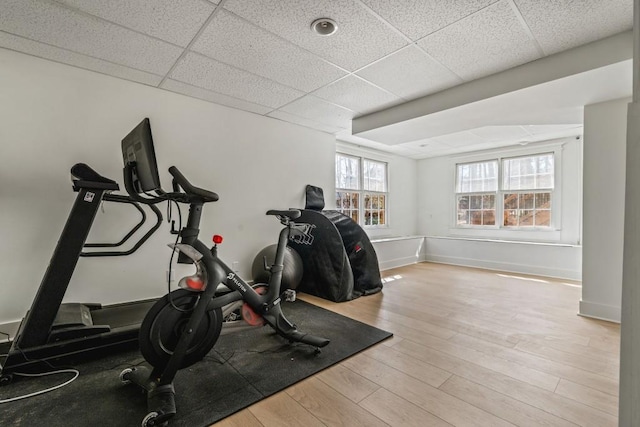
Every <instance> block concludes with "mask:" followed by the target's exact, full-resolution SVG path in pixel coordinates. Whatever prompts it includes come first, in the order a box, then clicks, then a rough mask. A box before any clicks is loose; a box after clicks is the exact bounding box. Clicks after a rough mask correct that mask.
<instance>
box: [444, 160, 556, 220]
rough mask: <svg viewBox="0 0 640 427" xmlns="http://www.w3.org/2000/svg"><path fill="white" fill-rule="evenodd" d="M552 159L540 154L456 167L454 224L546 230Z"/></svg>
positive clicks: (549, 217) (550, 209) (550, 213)
mask: <svg viewBox="0 0 640 427" xmlns="http://www.w3.org/2000/svg"><path fill="white" fill-rule="evenodd" d="M554 160H555V157H554V153H543V154H535V155H529V156H521V157H510V158H498V159H491V160H485V161H481V162H475V163H460V164H457V165H456V225H457V226H460V227H493V228H498V227H499V228H511V229H513V228H523V229H536V228H541V229H542V228H547V229H548V228H549V227H551V226H552V223H553V206H552V201H553V195H554V194H553V192H554V185H555V179H554V178H555V161H554ZM498 218H502V219H501V220H498Z"/></svg>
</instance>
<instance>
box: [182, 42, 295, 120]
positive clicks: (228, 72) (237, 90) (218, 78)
mask: <svg viewBox="0 0 640 427" xmlns="http://www.w3.org/2000/svg"><path fill="white" fill-rule="evenodd" d="M171 78H172V79H173V80H178V81H181V82H185V83H188V84H190V85H192V86H197V87H202V88H205V89H209V90H211V91H213V92H217V93H221V94H223V95H227V96H231V97H234V98H239V99H242V100H245V101H249V102H251V103H254V104H260V105H264V106H267V107H273V108H278V107H280V106H282V105H284V104H287V103H289V102H291V101H293V100H294V99H296V98H299V97H300V96H302V95H303V94H304V93H303V92H300V91H297V90H295V89H292V88H290V87H287V86H283V85H281V84H279V83H276V82H274V81H273V80H269V79H266V78H264V77H261V76H257V75H255V74H251V73H248V72H246V71H243V70H239V69H237V68H233V67H231V66H229V65H226V64H223V63H221V62H218V61H215V60H213V59H211V58H207V57H205V56H202V55H199V54H197V53H193V52H190V53H188V54H186V55H185V57H184V58H182V60H180V62H179V63H178V65H177V66H176V68H175V69H174V70H173V72H172V73H171Z"/></svg>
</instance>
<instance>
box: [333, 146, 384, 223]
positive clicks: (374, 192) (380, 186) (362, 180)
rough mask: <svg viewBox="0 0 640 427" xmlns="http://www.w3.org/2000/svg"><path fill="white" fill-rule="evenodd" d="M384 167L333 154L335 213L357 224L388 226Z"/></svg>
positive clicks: (377, 162)
mask: <svg viewBox="0 0 640 427" xmlns="http://www.w3.org/2000/svg"><path fill="white" fill-rule="evenodd" d="M387 199H388V194H387V164H386V163H384V162H380V161H376V160H371V159H366V158H362V157H355V156H349V155H346V154H341V153H336V210H338V211H339V212H342V213H344V214H345V215H348V216H350V217H351V218H352V219H353V220H354V221H356V222H357V223H358V224H360V225H363V226H367V227H369V226H370V227H373V226H386V225H388V219H387Z"/></svg>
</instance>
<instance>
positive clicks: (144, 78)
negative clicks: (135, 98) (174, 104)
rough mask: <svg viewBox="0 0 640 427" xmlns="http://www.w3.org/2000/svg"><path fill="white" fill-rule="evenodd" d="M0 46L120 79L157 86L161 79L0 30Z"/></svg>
mask: <svg viewBox="0 0 640 427" xmlns="http://www.w3.org/2000/svg"><path fill="white" fill-rule="evenodd" d="M0 46H4V47H6V48H8V49H12V50H15V51H18V52H23V53H27V54H29V55H33V56H37V57H40V58H44V59H50V60H52V61H56V62H61V63H63V64H70V65H74V66H76V67H79V68H84V69H87V70H91V71H97V72H99V73H103V74H107V75H109V76H114V77H120V78H122V79H126V80H131V81H134V82H138V83H143V84H146V85H150V86H157V85H158V84H159V83H160V81H161V80H162V77H161V76H157V75H155V74H151V73H146V72H144V71H139V70H134V69H133V68H128V67H125V66H122V65H118V64H114V63H112V62H108V61H103V60H101V59H97V58H92V57H90V56H87V55H82V54H80V53H76V52H71V51H70V50H65V49H60V48H57V47H54V46H50V45H46V44H44V43H40V42H34V41H33V40H29V39H25V38H23V37H18V36H14V35H13V34H8V33H3V32H2V31H0Z"/></svg>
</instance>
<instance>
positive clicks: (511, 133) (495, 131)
mask: <svg viewBox="0 0 640 427" xmlns="http://www.w3.org/2000/svg"><path fill="white" fill-rule="evenodd" d="M471 132H472V133H473V134H474V135H477V136H479V137H480V138H484V139H485V140H487V141H501V140H505V139H511V140H517V139H520V138H523V139H524V138H526V137H528V136H529V135H530V134H529V133H528V132H527V131H526V130H524V128H523V127H522V126H484V127H481V128H477V129H474V130H473V131H471Z"/></svg>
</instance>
